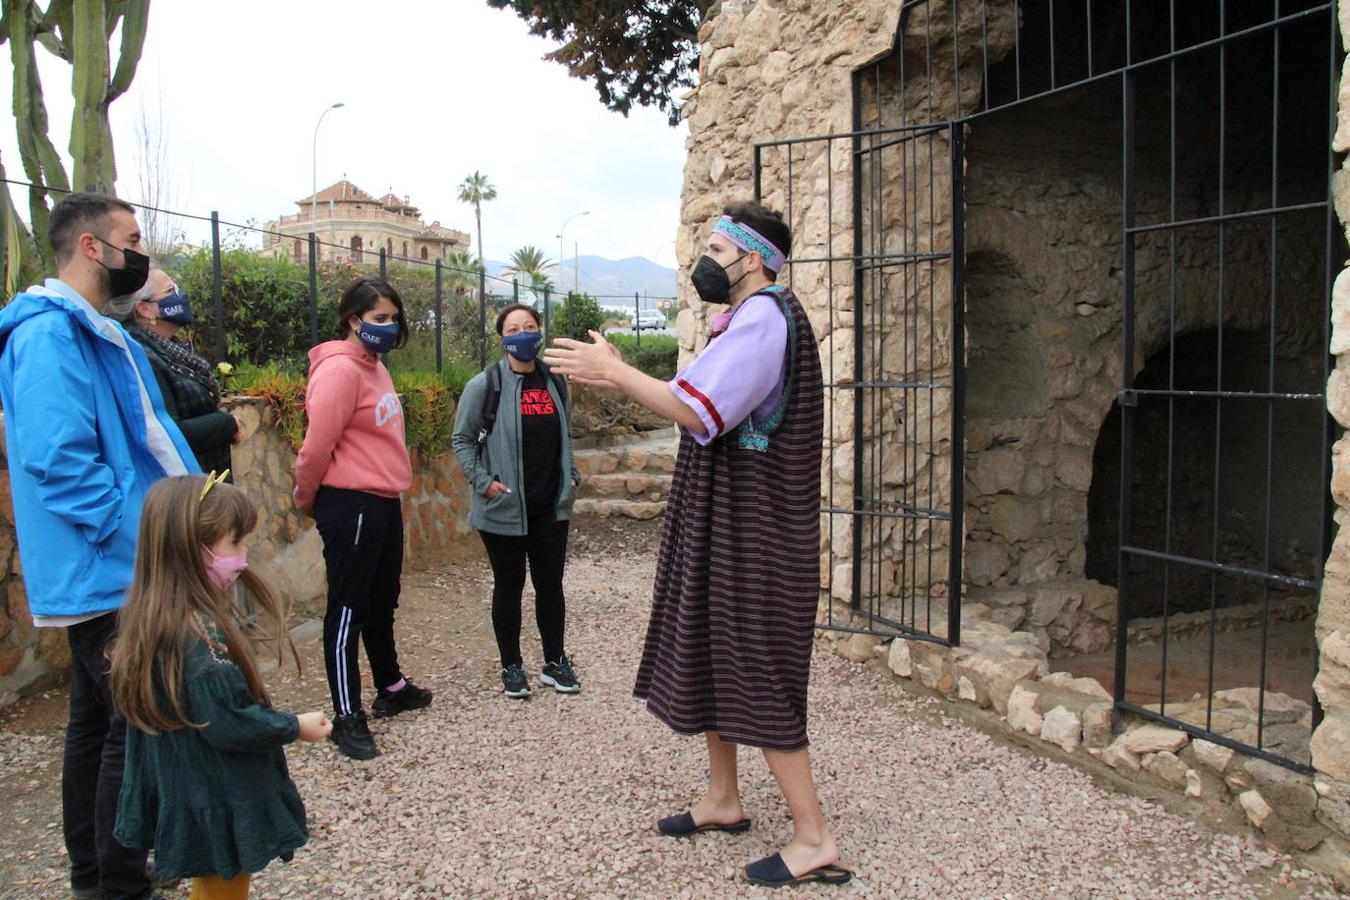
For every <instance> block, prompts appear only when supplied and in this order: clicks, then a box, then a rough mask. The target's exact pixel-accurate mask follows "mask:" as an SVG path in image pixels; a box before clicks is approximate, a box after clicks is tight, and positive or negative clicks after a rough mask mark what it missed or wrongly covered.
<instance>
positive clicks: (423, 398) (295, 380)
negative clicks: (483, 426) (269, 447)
mask: <svg viewBox="0 0 1350 900" xmlns="http://www.w3.org/2000/svg"><path fill="white" fill-rule="evenodd" d="M477 373H478V369H477V367H476V366H472V365H470V364H468V363H462V362H456V363H452V364H450V365H447V366H446V367H445V369H444V371H442V372H440V373H436V372H434V371H395V372H390V376H391V377H392V378H393V380H394V389H395V390H396V391H398V394H399V397H400V399H401V401H402V403H403V427H404V437H405V440H406V441H407V444H408V449H409V450H415V451H417V453H418V454H420V455H421V456H422V457H423V458H424V459H430V458H432V457H435V456H440V455H441V454H442V453H445V452H447V451H448V450H449V449H450V433H451V431H452V430H453V428H454V423H455V406H456V404H457V403H458V401H459V396H460V394H462V393H463V391H464V385H466V384H468V382H469V379H470V378H472V377H473V376H474V375H476V374H477ZM308 381H309V377H308V375H307V373H306V371H305V370H303V369H301V368H299V367H298V366H297V365H296V364H294V363H291V364H281V365H278V364H276V363H268V364H267V365H263V366H250V365H240V366H238V367H237V368H236V369H235V371H234V373H233V374H232V375H230V376H229V382H228V384H227V385H226V389H227V390H229V391H231V392H234V393H239V394H243V395H245V396H248V397H257V398H259V399H261V400H265V401H266V402H267V403H268V405H269V406H270V407H271V408H272V412H273V415H274V417H275V419H276V423H277V429H278V430H279V431H280V432H281V434H282V436H284V437H285V438H286V441H287V443H289V444H290V445H291V448H292V449H293V450H296V451H299V449H300V445H301V444H303V443H304V440H305V427H306V423H307V419H306V416H305V385H306V384H307V383H308Z"/></svg>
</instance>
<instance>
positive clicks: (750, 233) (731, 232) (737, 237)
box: [713, 216, 787, 275]
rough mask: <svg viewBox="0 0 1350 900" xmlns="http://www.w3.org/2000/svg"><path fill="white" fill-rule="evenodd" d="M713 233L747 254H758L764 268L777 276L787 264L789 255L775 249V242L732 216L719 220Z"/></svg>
mask: <svg viewBox="0 0 1350 900" xmlns="http://www.w3.org/2000/svg"><path fill="white" fill-rule="evenodd" d="M713 231H714V232H715V233H717V234H720V235H722V236H724V237H725V238H726V239H727V240H729V241H731V242H732V243H733V244H735V245H736V246H737V247H740V248H741V249H742V250H744V251H745V252H746V253H758V254H759V255H760V258H761V259H763V260H764V268H766V269H768V270H769V271H770V272H773V273H774V274H775V275H776V274H778V272H779V271H780V270H781V269H782V268H783V263H785V262H787V254H786V253H784V252H783V251H782V250H779V249H778V248H777V247H775V246H774V244H773V241H770V240H769V239H768V238H766V237H764V235H762V234H760V233H759V232H758V231H755V229H753V228H751V227H750V226H749V225H746V224H745V223H744V222H737V221H735V220H734V219H732V218H731V216H723V217H722V218H720V219H718V220H717V224H716V225H714V226H713Z"/></svg>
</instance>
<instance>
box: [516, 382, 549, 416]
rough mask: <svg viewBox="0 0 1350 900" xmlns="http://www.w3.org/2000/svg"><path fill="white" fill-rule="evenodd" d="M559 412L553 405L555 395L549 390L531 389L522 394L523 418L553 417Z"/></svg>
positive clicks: (521, 412) (521, 411)
mask: <svg viewBox="0 0 1350 900" xmlns="http://www.w3.org/2000/svg"><path fill="white" fill-rule="evenodd" d="M557 412H558V410H557V409H556V408H555V407H554V405H553V395H552V394H550V393H549V392H548V391H547V390H537V389H530V390H524V391H521V392H520V414H521V415H522V416H552V415H556V414H557Z"/></svg>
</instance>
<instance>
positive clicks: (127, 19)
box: [0, 0, 150, 268]
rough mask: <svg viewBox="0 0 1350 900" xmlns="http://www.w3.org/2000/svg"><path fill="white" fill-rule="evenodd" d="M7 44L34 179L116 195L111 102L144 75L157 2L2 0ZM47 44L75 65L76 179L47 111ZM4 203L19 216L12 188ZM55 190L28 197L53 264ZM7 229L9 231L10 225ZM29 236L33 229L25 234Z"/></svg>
mask: <svg viewBox="0 0 1350 900" xmlns="http://www.w3.org/2000/svg"><path fill="white" fill-rule="evenodd" d="M0 2H2V3H3V13H2V15H0V43H3V42H5V41H8V42H9V46H10V56H11V59H12V60H13V64H14V122H15V128H16V130H17V132H18V138H19V157H20V160H21V161H22V163H23V171H24V175H25V176H26V177H27V179H28V181H29V182H31V183H33V184H37V185H45V186H47V187H50V188H54V189H57V190H62V191H64V190H69V189H70V188H71V185H72V181H73V184H74V186H75V188H76V189H77V190H83V191H96V192H99V193H104V194H111V193H113V191H114V189H115V184H116V181H117V164H116V161H115V158H114V155H113V143H112V131H111V129H110V127H109V124H108V107H109V106H110V105H111V104H112V102H113V101H114V100H116V99H117V98H118V97H120V96H122V94H124V93H126V90H127V88H128V87H130V86H131V82H132V79H133V78H134V77H135V75H136V67H137V65H139V63H140V59H141V51H142V49H143V47H144V45H145V32H146V24H147V22H148V20H149V17H150V0H79V2H75V0H49V2H48V3H47V8H46V9H45V10H44V9H42V7H41V6H40V5H39V2H38V0H0ZM119 23H120V24H121V26H122V34H121V45H120V47H119V48H118V57H117V66H116V69H115V70H113V71H112V72H111V74H110V58H109V46H108V44H109V41H110V40H111V39H112V35H113V34H114V32H115V31H116V30H117V26H118V24H119ZM38 45H40V46H42V47H43V48H44V49H46V50H47V51H48V52H50V53H52V54H53V55H54V56H57V57H59V58H60V59H63V60H65V61H66V62H68V63H70V64H71V69H72V72H71V92H72V94H73V95H74V98H75V110H74V113H73V115H72V120H71V129H70V158H71V162H72V163H73V173H74V178H73V179H71V178H70V177H69V176H68V175H67V173H66V169H65V166H64V164H63V162H62V160H61V157H60V154H58V153H57V151H56V147H55V146H54V145H53V144H52V142H51V139H50V138H49V137H48V134H47V131H48V128H47V109H46V105H45V103H44V102H43V93H42V82H41V80H40V79H39V78H38V69H37V60H36V55H35V50H34V48H35V47H36V46H38ZM5 194H6V196H5V197H4V199H3V200H0V205H3V206H4V209H5V213H6V215H14V214H15V212H14V209H13V204H12V203H11V202H10V198H9V192H8V190H6V191H5ZM49 202H50V201H49V198H48V196H47V191H46V190H44V189H42V188H32V189H30V190H29V195H28V208H29V221H30V222H31V223H32V228H33V231H32V237H33V240H34V243H35V245H36V250H37V253H38V256H39V259H40V261H41V262H42V264H43V265H44V266H45V267H49V268H50V267H51V265H52V262H53V261H52V258H51V247H50V246H48V244H47V237H46V235H47V220H48V203H49ZM0 228H4V229H5V230H8V228H7V226H3V225H0ZM24 234H25V239H26V234H27V233H26V231H25V233H24Z"/></svg>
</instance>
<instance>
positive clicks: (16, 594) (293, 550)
mask: <svg viewBox="0 0 1350 900" xmlns="http://www.w3.org/2000/svg"><path fill="white" fill-rule="evenodd" d="M223 406H224V408H225V409H227V410H229V411H230V412H233V413H234V414H235V415H237V416H238V417H239V418H240V420H241V421H242V422H243V423H244V440H243V442H242V443H241V444H239V446H237V447H235V448H234V476H235V482H236V484H238V485H239V486H240V487H241V488H243V489H244V490H245V491H246V492H247V493H248V495H249V496H250V497H251V498H253V500H254V502H255V503H256V504H257V505H258V512H259V522H258V528H257V530H256V531H255V532H254V534H253V537H252V541H251V544H250V548H249V549H250V554H251V559H252V561H253V563H254V565H256V566H258V568H259V569H260V570H261V571H263V572H264V573H265V574H266V575H267V577H269V578H271V579H272V580H273V582H274V583H275V584H276V586H277V587H279V588H281V589H282V590H284V591H285V592H287V593H288V594H289V595H290V597H291V600H292V602H293V603H294V604H296V605H297V607H298V608H299V609H301V610H305V609H309V610H316V609H322V608H323V598H324V594H325V591H326V581H325V578H324V570H323V555H322V552H323V544H322V541H321V540H320V539H319V533H318V531H317V529H315V528H314V525H313V520H312V519H310V518H309V517H308V516H305V515H303V514H302V513H300V512H299V511H297V510H296V509H295V505H294V504H293V503H292V501H291V489H292V488H293V487H294V480H293V478H292V473H293V472H294V469H295V452H294V451H293V450H292V449H291V447H290V444H289V443H287V442H286V440H285V438H284V437H283V436H282V435H281V433H280V432H279V431H277V429H276V428H275V424H276V423H275V418H274V416H273V413H272V411H271V408H270V407H269V406H268V404H267V403H266V402H264V401H261V400H254V399H251V398H246V397H234V398H227V399H226V401H225V402H224V404H223ZM412 462H413V484H412V489H411V490H409V491H408V492H407V494H405V495H404V497H403V519H404V553H405V559H407V560H415V559H419V558H423V557H427V556H432V555H434V554H436V553H438V552H440V551H441V550H444V549H445V548H447V547H448V546H449V545H450V544H451V543H453V542H454V541H456V540H458V539H459V538H462V537H464V536H465V535H468V534H469V533H471V531H472V529H470V528H469V525H468V514H469V493H468V487H467V485H466V484H465V482H464V476H463V475H461V474H460V471H459V466H458V465H457V464H456V463H455V459H454V456H453V455H452V454H450V453H445V454H442V455H441V456H438V457H436V458H434V459H421V458H419V457H418V456H417V454H415V453H414V454H413V460H412ZM0 564H2V565H3V568H0V573H3V574H0V706H4V705H6V704H9V703H12V702H14V701H15V700H17V699H18V698H19V697H21V696H24V695H26V694H29V693H32V692H34V691H38V690H43V689H46V688H47V687H50V686H52V685H54V684H57V683H59V682H61V681H64V679H65V677H66V668H67V666H68V665H69V662H70V653H69V649H68V647H67V644H66V635H65V630H64V629H60V628H34V627H33V619H32V616H31V615H30V614H29V611H28V597H27V594H26V593H25V590H24V584H23V575H22V570H21V567H20V564H19V554H18V552H17V549H16V545H15V541H14V511H13V506H12V503H11V500H10V492H9V468H8V460H7V459H6V458H4V451H3V431H0Z"/></svg>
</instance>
